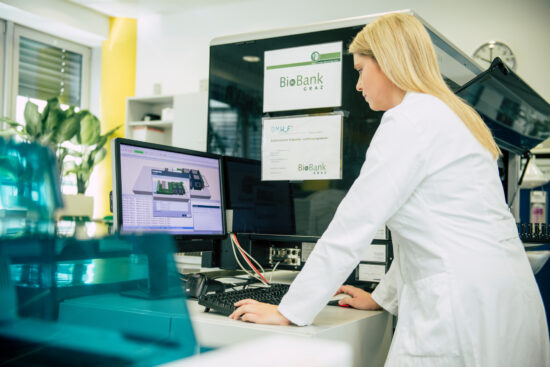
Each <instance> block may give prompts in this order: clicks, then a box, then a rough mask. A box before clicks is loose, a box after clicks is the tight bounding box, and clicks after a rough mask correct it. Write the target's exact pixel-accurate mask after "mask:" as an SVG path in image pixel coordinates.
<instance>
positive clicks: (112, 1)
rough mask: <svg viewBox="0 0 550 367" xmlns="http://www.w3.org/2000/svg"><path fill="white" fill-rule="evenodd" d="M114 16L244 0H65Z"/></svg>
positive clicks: (156, 12) (184, 8)
mask: <svg viewBox="0 0 550 367" xmlns="http://www.w3.org/2000/svg"><path fill="white" fill-rule="evenodd" d="M64 1H67V2H71V3H74V4H78V5H80V6H83V7H85V8H88V9H92V10H95V11H97V12H99V13H102V14H105V15H108V16H113V17H138V16H143V15H149V14H168V13H176V12H180V11H185V10H191V9H196V8H205V7H208V6H212V5H216V4H227V3H230V2H233V3H235V2H239V1H243V0H64Z"/></svg>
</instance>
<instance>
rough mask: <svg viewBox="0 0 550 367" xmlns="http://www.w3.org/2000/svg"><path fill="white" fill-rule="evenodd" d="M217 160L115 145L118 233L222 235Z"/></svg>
mask: <svg viewBox="0 0 550 367" xmlns="http://www.w3.org/2000/svg"><path fill="white" fill-rule="evenodd" d="M219 172H220V168H219V160H218V159H216V158H209V157H202V156H196V155H190V154H184V153H179V152H171V151H164V150H158V149H150V148H144V147H136V146H131V145H124V144H121V145H120V181H121V196H122V198H121V199H122V226H121V231H122V232H154V231H159V232H160V231H162V232H169V233H172V234H183V235H187V234H189V235H193V234H195V235H213V234H222V233H223V226H222V203H221V188H220V176H219Z"/></svg>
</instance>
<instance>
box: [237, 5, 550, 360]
mask: <svg viewBox="0 0 550 367" xmlns="http://www.w3.org/2000/svg"><path fill="white" fill-rule="evenodd" d="M350 52H351V53H353V59H354V67H355V69H356V70H357V71H358V72H359V79H358V81H357V90H358V91H359V92H361V93H362V94H363V97H364V98H365V101H366V102H367V103H368V104H369V106H370V108H371V109H373V110H381V111H386V112H385V114H384V116H383V118H382V121H381V123H380V126H379V127H378V129H377V131H376V133H375V136H374V137H373V139H372V142H371V144H370V146H369V149H368V151H367V155H366V160H365V163H364V165H363V168H362V170H361V173H360V175H359V177H358V178H357V180H356V181H355V182H354V184H353V185H352V187H351V188H350V190H349V192H348V193H347V195H346V197H345V198H344V200H343V201H342V202H341V204H340V206H339V207H338V210H337V212H336V214H335V216H334V218H333V220H332V222H331V223H330V225H329V226H328V228H327V230H326V231H325V233H324V234H323V236H322V237H321V238H320V239H319V241H318V243H317V245H316V246H315V250H314V251H313V253H312V254H311V255H310V257H309V258H308V261H307V263H306V265H305V267H304V268H303V270H302V271H301V272H300V274H299V275H298V277H297V278H296V280H295V281H294V283H293V284H292V286H291V287H290V289H289V291H288V293H287V294H286V295H285V297H284V298H283V300H282V302H281V304H280V305H279V306H278V307H277V306H272V305H266V304H262V303H259V302H256V301H252V300H243V301H240V302H238V303H237V304H236V306H238V308H237V310H236V311H235V312H234V313H233V314H232V315H231V316H230V317H231V318H234V319H239V318H241V319H242V320H244V321H250V322H258V323H271V324H283V325H284V324H290V323H294V324H296V325H307V324H310V323H311V322H312V320H313V318H314V317H315V315H316V314H317V313H318V312H319V311H320V310H321V309H322V308H323V307H324V305H325V304H326V302H327V300H328V299H329V298H330V297H331V296H332V295H333V294H334V292H335V291H337V290H338V292H345V293H348V294H350V297H348V298H344V299H343V300H342V301H341V303H348V304H350V305H352V306H354V307H356V308H362V309H375V308H377V307H378V305H380V306H382V307H383V308H385V309H386V310H388V311H390V312H392V313H397V311H399V319H398V324H397V327H396V330H395V334H394V337H393V340H392V345H391V348H390V352H389V355H388V359H387V361H386V366H412V365H414V366H483V367H485V366H501V365H502V366H549V365H550V345H549V339H548V330H547V326H546V319H545V314H544V307H543V304H542V300H541V297H540V294H539V291H538V288H537V285H536V283H535V279H534V276H533V273H532V271H531V269H530V266H529V263H528V260H527V256H526V254H525V251H524V249H523V246H522V243H521V241H520V240H519V238H518V234H517V230H516V224H515V220H514V218H513V217H512V215H511V214H510V212H509V210H508V207H507V205H506V203H505V199H504V194H503V189H502V184H501V182H500V179H499V175H498V168H497V162H496V160H497V158H498V156H499V155H500V150H499V148H498V146H497V145H496V143H495V141H494V139H493V137H492V135H491V132H490V131H489V129H488V128H487V126H486V125H485V124H484V122H483V120H481V118H480V117H479V115H478V114H477V113H476V112H475V111H474V110H473V109H472V108H471V107H469V106H468V105H466V104H465V103H463V102H462V101H461V100H460V99H459V98H458V97H456V96H455V95H454V94H453V93H452V91H451V90H450V89H449V88H448V87H447V85H446V84H445V82H444V81H443V79H442V77H441V74H440V72H439V67H438V65H437V60H436V56H435V52H434V48H433V45H432V43H431V40H430V38H429V35H428V33H427V32H426V30H425V29H424V27H423V26H422V24H421V23H420V22H419V21H418V20H417V19H415V18H414V17H413V16H411V15H408V14H389V15H385V16H381V17H380V18H378V19H376V20H375V21H374V22H372V23H370V24H368V25H367V26H366V27H365V28H364V29H363V30H362V31H361V32H359V34H358V35H357V36H356V38H355V39H354V41H353V42H352V44H351V46H350ZM384 224H386V225H387V226H388V227H389V228H390V230H391V231H392V237H393V244H394V253H395V260H394V263H393V264H392V266H391V268H390V271H389V272H388V274H387V275H386V277H385V278H384V280H383V281H382V283H381V284H380V285H379V286H378V287H377V289H376V290H375V291H374V292H373V293H372V295H370V294H368V293H366V292H363V291H360V290H358V289H356V288H353V287H346V286H345V287H342V288H340V289H339V287H338V286H339V285H340V284H342V283H343V281H344V280H345V279H346V277H347V276H348V274H349V273H350V272H351V270H352V269H353V268H354V267H356V266H357V264H358V263H359V257H360V254H361V253H362V252H363V251H364V248H365V246H367V245H368V244H370V242H371V241H372V239H373V237H374V234H375V232H376V230H377V229H378V228H380V227H381V226H383V225H384Z"/></svg>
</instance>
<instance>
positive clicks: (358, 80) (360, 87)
mask: <svg viewBox="0 0 550 367" xmlns="http://www.w3.org/2000/svg"><path fill="white" fill-rule="evenodd" d="M355 89H357V91H358V92H361V91H362V90H363V86H362V85H361V79H357V84H356V85H355Z"/></svg>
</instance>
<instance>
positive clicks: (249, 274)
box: [229, 234, 265, 284]
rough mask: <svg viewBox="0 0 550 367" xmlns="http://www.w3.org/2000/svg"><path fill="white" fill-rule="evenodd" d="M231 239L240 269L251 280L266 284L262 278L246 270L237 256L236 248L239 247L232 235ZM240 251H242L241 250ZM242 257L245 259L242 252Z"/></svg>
mask: <svg viewBox="0 0 550 367" xmlns="http://www.w3.org/2000/svg"><path fill="white" fill-rule="evenodd" d="M229 238H230V239H231V249H232V250H233V255H234V256H235V260H237V263H238V264H239V266H240V268H241V269H242V270H243V271H244V272H245V273H246V274H247V275H248V276H249V277H251V278H253V279H256V280H257V281H259V282H262V283H263V284H265V283H264V281H263V280H262V279H261V278H259V277H258V276H257V275H256V274H254V273H251V272H250V271H249V270H247V269H245V267H244V266H243V265H242V264H241V262H240V261H239V257H238V256H237V253H236V252H235V247H237V245H236V244H235V241H234V239H233V237H232V235H231V234H230V235H229ZM239 251H240V250H239ZM241 256H243V258H244V255H243V254H242V252H241Z"/></svg>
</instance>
